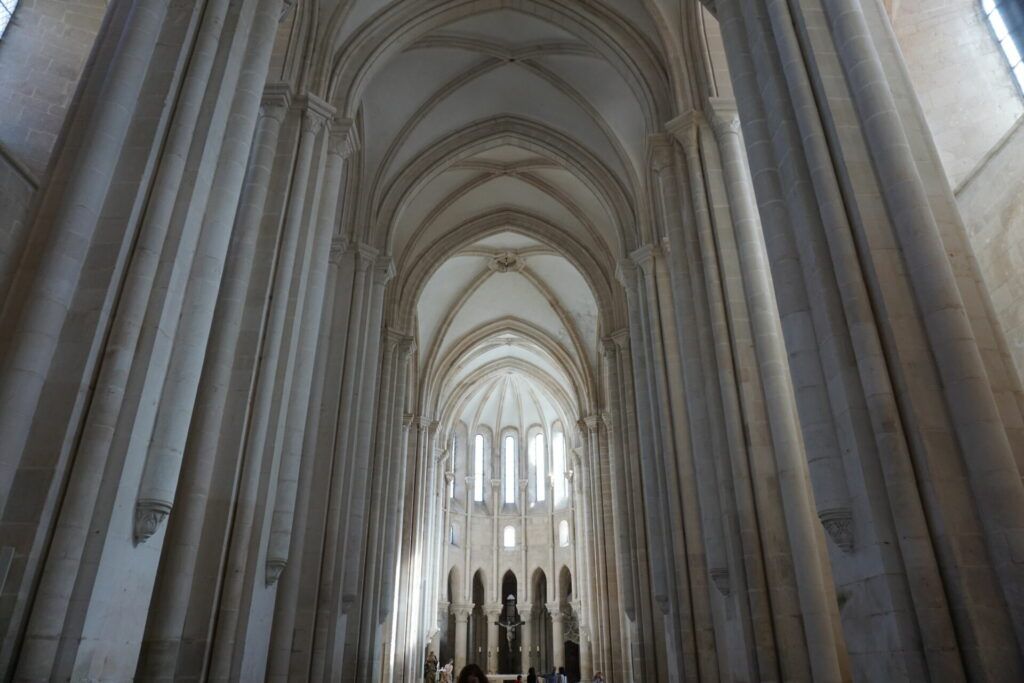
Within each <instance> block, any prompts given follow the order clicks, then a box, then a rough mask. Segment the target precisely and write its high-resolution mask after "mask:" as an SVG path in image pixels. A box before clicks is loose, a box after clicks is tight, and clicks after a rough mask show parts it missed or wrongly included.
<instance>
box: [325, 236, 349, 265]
mask: <svg viewBox="0 0 1024 683" xmlns="http://www.w3.org/2000/svg"><path fill="white" fill-rule="evenodd" d="M347 252H348V238H346V237H335V238H334V239H332V240H331V254H330V256H329V258H330V261H331V263H333V264H334V265H338V264H339V263H341V259H342V257H343V256H344V255H345V254H346V253H347Z"/></svg>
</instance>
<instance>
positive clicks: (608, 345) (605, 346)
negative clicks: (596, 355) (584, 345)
mask: <svg viewBox="0 0 1024 683" xmlns="http://www.w3.org/2000/svg"><path fill="white" fill-rule="evenodd" d="M618 352H619V346H618V344H616V343H615V340H614V339H611V338H610V337H605V338H604V339H602V340H601V353H602V354H604V357H605V359H606V360H609V361H611V360H614V359H615V356H616V354H617V353H618Z"/></svg>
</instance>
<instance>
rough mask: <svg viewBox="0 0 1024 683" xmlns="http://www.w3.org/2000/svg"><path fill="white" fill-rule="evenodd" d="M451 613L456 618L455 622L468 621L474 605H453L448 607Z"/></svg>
mask: <svg viewBox="0 0 1024 683" xmlns="http://www.w3.org/2000/svg"><path fill="white" fill-rule="evenodd" d="M448 609H449V610H450V611H451V613H452V616H453V617H455V621H463V622H464V621H466V620H467V619H469V615H470V614H472V612H473V606H472V605H451V606H449V607H448Z"/></svg>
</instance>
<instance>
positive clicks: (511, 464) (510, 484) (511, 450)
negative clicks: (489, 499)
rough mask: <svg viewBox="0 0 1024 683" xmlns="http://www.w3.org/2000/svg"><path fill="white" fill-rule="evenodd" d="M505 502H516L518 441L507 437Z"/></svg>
mask: <svg viewBox="0 0 1024 683" xmlns="http://www.w3.org/2000/svg"><path fill="white" fill-rule="evenodd" d="M503 479H504V484H505V487H504V488H505V502H506V503H515V502H516V440H515V439H514V438H512V437H511V436H506V437H505V476H504V477H503Z"/></svg>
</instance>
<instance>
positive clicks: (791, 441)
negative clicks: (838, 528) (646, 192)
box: [715, 117, 843, 681]
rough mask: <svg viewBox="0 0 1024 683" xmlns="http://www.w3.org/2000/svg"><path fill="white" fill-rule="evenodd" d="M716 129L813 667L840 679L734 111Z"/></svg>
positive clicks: (823, 676)
mask: <svg viewBox="0 0 1024 683" xmlns="http://www.w3.org/2000/svg"><path fill="white" fill-rule="evenodd" d="M715 133H716V135H717V137H718V141H719V146H720V148H721V152H722V162H723V166H724V170H725V174H726V186H727V191H728V194H729V205H730V208H731V209H732V212H733V224H734V229H735V231H736V239H737V243H738V247H739V252H740V261H741V264H742V268H743V283H744V289H745V291H746V295H747V301H748V304H749V309H750V315H751V323H752V327H753V330H754V335H755V344H756V351H757V358H758V364H759V366H760V369H761V375H762V380H763V382H764V390H765V395H766V398H767V401H766V407H767V410H768V419H769V423H770V424H771V428H772V429H771V431H772V440H773V442H774V444H775V449H774V450H775V457H776V461H777V468H778V474H779V485H780V487H781V491H782V496H783V504H784V510H785V517H786V526H787V529H788V535H789V539H790V544H791V547H792V554H793V565H794V570H795V573H796V577H797V587H798V595H799V600H800V606H801V614H802V616H803V622H804V633H805V637H806V639H807V643H808V648H807V649H808V654H809V656H810V665H811V670H812V672H813V675H814V677H815V679H816V680H823V681H839V680H842V679H843V674H842V672H841V666H840V662H839V650H838V643H837V642H836V639H835V635H836V631H835V624H834V622H833V616H834V609H833V608H832V607H830V599H829V597H828V592H827V589H826V581H827V578H826V577H825V576H824V575H823V567H822V564H821V554H820V552H819V550H820V549H819V548H818V545H817V544H818V536H817V533H818V532H817V528H816V525H817V519H816V517H817V515H816V514H815V512H814V506H813V501H812V498H811V493H810V486H809V482H808V479H807V473H806V460H805V457H804V443H803V436H802V434H801V431H800V425H799V420H798V418H797V415H796V408H795V406H796V402H795V398H794V392H793V385H792V380H791V378H790V376H789V363H788V359H787V353H786V347H785V341H784V338H783V335H782V329H781V324H780V321H779V315H778V306H777V305H776V303H775V293H774V290H773V286H772V279H771V273H770V271H769V267H768V261H767V255H766V252H765V246H764V242H763V235H762V233H761V225H760V218H759V215H758V211H757V204H756V201H755V199H754V194H753V186H752V184H751V180H750V176H749V172H748V170H747V165H746V157H745V152H744V148H743V141H742V139H741V137H740V129H739V119H738V118H736V117H733V118H731V119H717V120H716V122H715Z"/></svg>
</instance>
